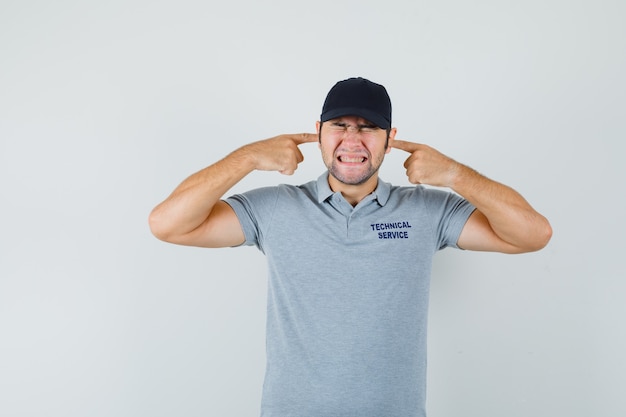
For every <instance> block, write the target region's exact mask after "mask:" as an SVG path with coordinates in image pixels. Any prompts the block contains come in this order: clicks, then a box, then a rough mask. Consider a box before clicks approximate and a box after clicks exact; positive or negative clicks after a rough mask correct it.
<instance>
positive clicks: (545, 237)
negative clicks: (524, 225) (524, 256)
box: [527, 218, 552, 252]
mask: <svg viewBox="0 0 626 417" xmlns="http://www.w3.org/2000/svg"><path fill="white" fill-rule="evenodd" d="M550 239H552V226H550V222H548V220H547V219H545V218H544V219H542V222H541V225H539V226H538V227H537V230H536V232H535V234H534V239H533V242H532V244H531V245H529V247H528V250H527V251H528V252H535V251H538V250H541V249H543V248H545V247H546V246H547V245H548V243H549V242H550Z"/></svg>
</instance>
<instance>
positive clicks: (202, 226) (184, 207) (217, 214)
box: [149, 133, 317, 247]
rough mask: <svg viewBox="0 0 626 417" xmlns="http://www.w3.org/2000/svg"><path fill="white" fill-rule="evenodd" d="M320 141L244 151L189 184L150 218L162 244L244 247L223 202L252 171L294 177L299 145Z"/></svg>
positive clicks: (277, 141)
mask: <svg viewBox="0 0 626 417" xmlns="http://www.w3.org/2000/svg"><path fill="white" fill-rule="evenodd" d="M315 141H317V135H315V134H312V133H302V134H295V135H280V136H276V137H274V138H271V139H266V140H263V141H259V142H254V143H251V144H249V145H246V146H243V147H241V148H239V149H237V150H235V151H234V152H232V153H231V154H229V155H228V156H226V157H225V158H224V159H222V160H220V161H218V162H216V163H214V164H213V165H210V166H208V167H206V168H204V169H203V170H201V171H198V172H196V173H195V174H193V175H191V176H190V177H188V178H187V179H185V180H184V181H183V182H182V183H181V184H180V185H179V186H178V187H176V189H174V191H173V192H172V194H170V196H169V197H167V198H166V199H165V200H164V201H163V202H162V203H160V204H159V205H158V206H156V207H155V208H154V209H153V210H152V212H151V213H150V217H149V224H150V230H151V231H152V233H153V234H154V235H155V236H156V237H157V238H159V239H161V240H164V241H166V242H170V243H177V244H180V245H190V246H202V247H226V246H235V245H238V244H241V243H243V241H244V234H243V231H242V230H241V226H240V224H239V220H238V219H237V216H236V215H235V212H234V211H233V210H232V208H231V207H230V206H229V205H228V204H226V203H225V202H224V201H222V200H221V198H222V196H223V195H224V194H225V193H226V192H227V191H228V190H229V189H230V188H232V187H233V186H234V185H235V184H237V183H238V182H239V181H241V179H243V178H244V177H245V176H246V175H248V174H249V173H250V172H252V171H254V170H264V171H279V172H281V173H283V174H285V175H291V174H293V173H294V171H295V170H296V168H297V167H298V164H299V163H300V162H302V160H303V159H304V158H303V156H302V153H301V152H300V150H299V149H298V145H301V144H303V143H306V142H315Z"/></svg>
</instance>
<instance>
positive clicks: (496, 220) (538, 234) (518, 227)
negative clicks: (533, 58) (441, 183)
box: [451, 164, 552, 252]
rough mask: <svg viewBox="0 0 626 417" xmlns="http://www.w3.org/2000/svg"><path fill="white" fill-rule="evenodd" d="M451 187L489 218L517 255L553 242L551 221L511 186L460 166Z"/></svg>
mask: <svg viewBox="0 0 626 417" xmlns="http://www.w3.org/2000/svg"><path fill="white" fill-rule="evenodd" d="M451 188H452V189H453V190H454V191H456V192H457V193H458V194H460V195H461V196H462V197H464V198H465V199H466V200H468V201H469V202H470V203H471V204H473V205H474V206H475V207H476V209H477V210H478V211H480V212H481V213H482V214H483V215H484V216H485V217H486V218H487V221H488V222H489V226H490V227H491V229H492V230H493V232H494V233H495V235H497V236H498V238H500V239H501V240H502V241H504V242H506V243H508V244H510V245H512V247H513V249H512V251H513V252H528V251H535V250H539V249H541V248H543V247H544V246H545V245H546V244H547V243H548V241H549V240H550V237H551V236H552V229H551V227H550V224H549V222H548V220H547V219H546V218H545V217H544V216H542V215H541V214H539V213H538V212H537V211H536V210H535V209H533V208H532V207H531V205H530V204H529V203H528V202H527V201H526V200H525V199H524V197H522V196H521V195H520V194H519V193H518V192H517V191H515V190H513V189H512V188H511V187H508V186H506V185H503V184H501V183H498V182H496V181H493V180H491V179H489V178H487V177H485V176H483V175H481V174H479V173H478V172H476V171H474V170H473V169H471V168H469V167H467V166H464V165H462V164H459V165H458V166H457V172H456V174H455V175H454V181H453V183H452V187H451Z"/></svg>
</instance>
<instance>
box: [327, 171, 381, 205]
mask: <svg viewBox="0 0 626 417" xmlns="http://www.w3.org/2000/svg"><path fill="white" fill-rule="evenodd" d="M328 185H329V186H330V189H331V190H333V192H340V193H341V195H343V198H345V199H346V201H347V202H348V203H350V204H351V205H352V207H354V206H356V205H357V204H359V203H360V202H361V200H363V199H364V198H365V197H367V196H368V195H370V194H371V193H373V192H374V190H375V189H376V186H377V185H378V176H376V175H373V176H372V177H371V178H370V179H368V180H367V181H365V182H364V183H363V184H357V185H353V184H345V183H343V182H341V181H339V180H338V179H337V178H335V177H333V176H332V175H329V176H328Z"/></svg>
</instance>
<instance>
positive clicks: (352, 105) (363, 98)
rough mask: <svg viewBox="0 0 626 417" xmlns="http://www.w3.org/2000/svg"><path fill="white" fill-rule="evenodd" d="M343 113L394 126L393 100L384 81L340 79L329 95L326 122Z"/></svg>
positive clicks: (323, 120)
mask: <svg viewBox="0 0 626 417" xmlns="http://www.w3.org/2000/svg"><path fill="white" fill-rule="evenodd" d="M342 116H359V117H362V118H364V119H366V120H369V121H370V122H372V123H374V124H376V126H378V127H380V128H381V129H389V128H390V127H391V99H390V98H389V94H387V90H386V89H385V87H383V86H382V85H380V84H376V83H374V82H371V81H370V80H366V79H365V78H362V77H355V78H348V79H347V80H343V81H339V82H338V83H337V84H335V85H334V86H333V88H331V89H330V91H329V92H328V95H327V96H326V100H325V101H324V106H323V107H322V115H321V116H320V120H321V121H322V122H325V121H328V120H331V119H335V118H337V117H342Z"/></svg>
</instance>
